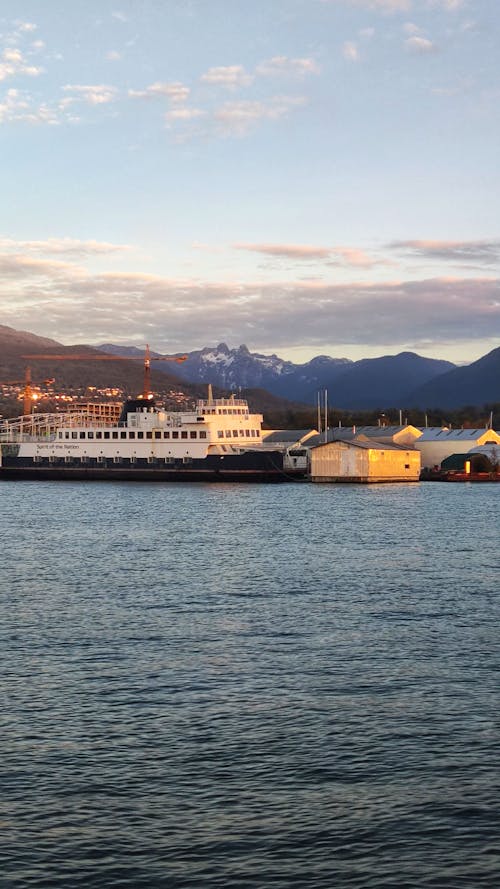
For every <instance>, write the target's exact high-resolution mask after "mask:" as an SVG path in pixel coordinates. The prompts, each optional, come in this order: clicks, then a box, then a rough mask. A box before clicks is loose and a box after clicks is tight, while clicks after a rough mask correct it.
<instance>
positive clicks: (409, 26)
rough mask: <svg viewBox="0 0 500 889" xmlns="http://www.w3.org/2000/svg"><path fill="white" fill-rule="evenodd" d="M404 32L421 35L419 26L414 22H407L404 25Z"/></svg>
mask: <svg viewBox="0 0 500 889" xmlns="http://www.w3.org/2000/svg"><path fill="white" fill-rule="evenodd" d="M403 31H404V32H405V34H412V35H414V34H420V33H421V29H420V28H419V26H418V25H415V24H414V22H405V23H404V25H403Z"/></svg>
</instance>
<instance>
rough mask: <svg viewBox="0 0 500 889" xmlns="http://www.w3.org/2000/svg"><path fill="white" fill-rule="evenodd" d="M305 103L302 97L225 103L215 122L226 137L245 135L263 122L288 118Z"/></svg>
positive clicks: (215, 116)
mask: <svg viewBox="0 0 500 889" xmlns="http://www.w3.org/2000/svg"><path fill="white" fill-rule="evenodd" d="M304 103H305V99H303V98H302V97H300V96H275V97H273V98H271V99H266V100H265V101H256V100H255V101H251V100H246V101H240V102H225V103H224V104H223V105H221V106H220V108H217V109H216V111H215V112H214V120H215V123H216V125H218V128H219V130H220V132H221V133H223V134H224V135H244V134H245V133H247V132H248V131H249V130H250V129H251V128H252V127H253V126H254V125H255V124H257V123H258V122H259V121H262V120H277V119H278V118H281V117H286V116H287V115H288V114H289V113H290V111H292V109H294V108H297V107H299V106H300V105H303V104H304Z"/></svg>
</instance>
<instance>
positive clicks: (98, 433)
mask: <svg viewBox="0 0 500 889" xmlns="http://www.w3.org/2000/svg"><path fill="white" fill-rule="evenodd" d="M95 437H96V438H102V432H101V431H100V430H98V431H97V432H96V434H95Z"/></svg>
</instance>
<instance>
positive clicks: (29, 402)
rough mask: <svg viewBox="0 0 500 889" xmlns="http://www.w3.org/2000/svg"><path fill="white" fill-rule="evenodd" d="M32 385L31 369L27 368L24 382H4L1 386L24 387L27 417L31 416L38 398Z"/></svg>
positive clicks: (24, 406) (25, 413)
mask: <svg viewBox="0 0 500 889" xmlns="http://www.w3.org/2000/svg"><path fill="white" fill-rule="evenodd" d="M46 382H48V381H46ZM52 382H53V381H52ZM31 383H32V380H31V367H27V368H26V371H25V374H24V380H4V381H3V382H2V384H1V385H2V386H23V414H24V415H25V416H27V415H28V414H31V411H32V408H33V401H36V399H37V398H38V396H37V395H35V393H34V392H33V387H32V385H31Z"/></svg>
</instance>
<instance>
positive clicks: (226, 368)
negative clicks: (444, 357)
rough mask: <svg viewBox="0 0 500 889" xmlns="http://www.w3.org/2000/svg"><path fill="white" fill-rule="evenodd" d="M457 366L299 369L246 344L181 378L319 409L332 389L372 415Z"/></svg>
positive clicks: (216, 352) (331, 361)
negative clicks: (318, 404) (250, 390)
mask: <svg viewBox="0 0 500 889" xmlns="http://www.w3.org/2000/svg"><path fill="white" fill-rule="evenodd" d="M100 348H102V349H104V350H105V351H108V352H116V353H118V354H123V355H125V354H131V351H130V349H131V347H122V346H114V345H112V344H109V343H107V344H105V345H103V346H100ZM132 349H133V347H132ZM153 366H154V362H153ZM454 367H455V365H454V364H452V363H451V362H450V361H440V360H436V359H433V358H422V357H421V356H420V355H416V354H415V353H413V352H401V353H400V354H399V355H386V356H384V357H382V358H365V359H362V360H361V361H350V360H349V359H347V358H330V357H329V356H328V355H318V356H317V357H315V358H313V359H312V360H311V361H308V362H307V363H305V364H294V363H293V362H291V361H285V360H284V359H282V358H279V357H278V356H277V355H274V354H273V355H262V354H260V353H258V352H250V351H249V349H248V348H247V346H245V345H242V346H240V347H239V348H238V349H229V348H228V346H227V345H226V343H219V345H217V346H215V347H205V348H204V349H199V350H196V351H193V352H190V353H188V360H187V361H186V362H185V363H184V364H183V365H182V366H181V367H179V369H178V374H179V376H180V377H182V378H183V379H185V380H187V381H190V382H204V383H208V382H211V383H213V384H214V385H216V386H220V387H221V388H224V389H238V388H240V387H241V388H260V389H266V390H267V391H268V392H271V393H272V394H273V395H276V396H279V397H281V398H286V399H287V400H289V401H295V402H303V403H305V404H315V403H316V400H317V393H318V391H319V390H320V389H328V395H329V401H330V404H331V405H332V407H337V408H341V409H347V410H356V409H357V410H370V409H373V408H383V409H385V408H390V407H403V406H405V405H406V404H407V403H408V397H409V395H410V393H411V392H413V390H415V389H416V388H417V387H420V386H422V385H424V384H425V383H428V382H429V381H430V380H432V379H434V378H435V377H438V376H439V375H441V374H443V373H446V372H447V371H449V370H451V369H453V368H454ZM158 369H160V368H158Z"/></svg>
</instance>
